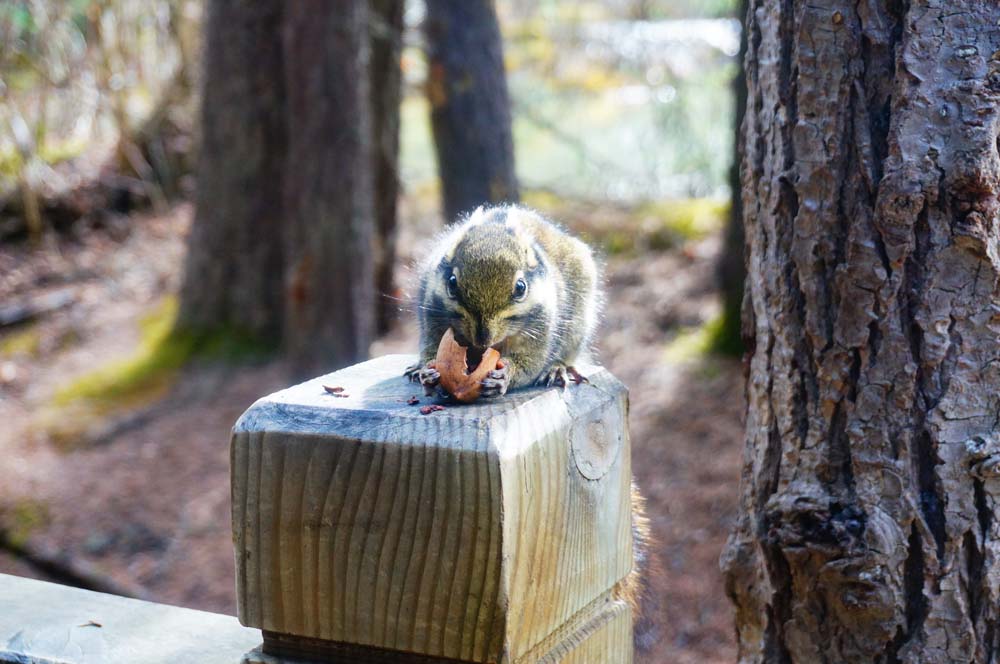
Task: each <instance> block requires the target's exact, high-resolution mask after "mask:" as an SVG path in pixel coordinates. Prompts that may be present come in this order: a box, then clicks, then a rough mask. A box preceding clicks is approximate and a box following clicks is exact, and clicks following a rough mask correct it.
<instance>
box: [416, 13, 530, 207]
mask: <svg viewBox="0 0 1000 664" xmlns="http://www.w3.org/2000/svg"><path fill="white" fill-rule="evenodd" d="M424 32H425V36H426V40H427V56H428V61H429V65H430V67H429V71H428V78H427V97H428V100H429V101H430V105H431V126H432V129H433V133H434V145H435V148H436V150H437V160H438V172H439V174H440V176H441V188H442V193H443V204H444V214H445V218H446V219H447V220H448V221H449V222H450V221H454V220H455V219H456V218H457V217H458V216H459V215H461V214H463V213H468V212H471V211H472V210H474V209H476V207H478V206H480V205H482V204H484V203H500V202H504V201H512V202H516V201H517V200H518V188H517V179H516V176H515V174H514V139H513V135H512V133H511V114H510V98H509V95H508V92H507V78H506V74H505V70H504V64H503V47H502V42H501V38H500V25H499V22H498V21H497V16H496V11H495V10H494V3H493V2H492V0H428V1H427V18H426V20H425V23H424Z"/></svg>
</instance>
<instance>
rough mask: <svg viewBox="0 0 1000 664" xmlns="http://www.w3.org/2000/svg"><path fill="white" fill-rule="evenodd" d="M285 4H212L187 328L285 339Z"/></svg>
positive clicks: (185, 296) (184, 318)
mask: <svg viewBox="0 0 1000 664" xmlns="http://www.w3.org/2000/svg"><path fill="white" fill-rule="evenodd" d="M282 5H283V3H282V2H281V1H280V0H262V1H261V2H256V3H246V2H239V1H238V0H211V1H210V2H208V3H207V10H206V18H205V40H204V46H203V52H204V55H203V58H204V74H203V77H202V81H203V84H202V106H201V149H200V150H199V163H198V170H197V172H198V190H197V194H196V201H195V219H194V223H193V226H192V228H191V236H190V238H189V242H188V246H189V250H188V255H187V262H186V265H185V272H184V280H183V281H184V283H183V286H182V290H181V309H180V318H179V322H180V325H181V326H183V327H186V328H189V329H191V328H193V329H197V330H215V329H220V328H222V329H228V330H232V331H237V332H239V333H240V334H245V335H251V336H255V337H258V338H260V339H263V340H269V341H275V342H276V341H277V340H278V339H279V338H280V336H281V331H282V323H281V321H282V316H283V310H284V297H283V291H284V286H283V284H282V282H281V279H280V276H279V277H278V278H275V275H281V274H282V273H283V270H284V261H283V258H282V233H283V227H284V212H283V205H282V197H283V192H282V181H283V179H282V176H283V172H284V168H285V154H286V149H287V143H286V141H287V136H286V134H287V132H286V117H285V90H284V64H283V59H282V46H281V35H280V31H279V30H277V29H276V27H275V26H277V25H280V22H281V14H282Z"/></svg>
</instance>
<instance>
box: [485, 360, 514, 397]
mask: <svg viewBox="0 0 1000 664" xmlns="http://www.w3.org/2000/svg"><path fill="white" fill-rule="evenodd" d="M480 385H482V386H483V389H482V391H481V392H480V393H479V396H481V397H484V398H490V397H499V396H503V395H504V394H507V387H508V386H509V385H510V370H509V369H508V368H507V365H505V366H504V367H503V368H502V369H494V370H493V371H491V372H489V373H488V374H486V378H484V379H483V380H482V381H481V382H480Z"/></svg>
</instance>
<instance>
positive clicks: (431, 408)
mask: <svg viewBox="0 0 1000 664" xmlns="http://www.w3.org/2000/svg"><path fill="white" fill-rule="evenodd" d="M439 410H444V406H441V405H439V404H436V403H435V404H431V405H430V406H423V407H421V409H420V414H421V415H430V414H431V413H434V412H437V411H439Z"/></svg>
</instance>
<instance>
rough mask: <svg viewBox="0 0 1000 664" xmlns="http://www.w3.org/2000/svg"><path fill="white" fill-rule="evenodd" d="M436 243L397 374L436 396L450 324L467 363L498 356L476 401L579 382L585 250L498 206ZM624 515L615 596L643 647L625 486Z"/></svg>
mask: <svg viewBox="0 0 1000 664" xmlns="http://www.w3.org/2000/svg"><path fill="white" fill-rule="evenodd" d="M435 245H436V251H434V252H433V253H432V254H431V256H430V258H429V259H428V260H427V261H426V262H425V263H424V264H423V266H422V268H421V270H420V274H419V292H418V296H417V297H418V301H417V306H418V318H419V321H420V360H419V361H418V362H417V363H416V364H414V365H413V366H411V367H409V368H407V370H406V375H407V376H408V377H409V378H410V379H411V380H414V381H419V382H420V383H421V384H422V385H423V386H424V388H425V390H426V391H427V392H428V394H432V393H433V392H434V391H435V390H436V388H437V386H438V381H439V379H440V374H439V373H438V372H437V370H436V369H434V367H433V366H430V365H431V363H432V362H433V360H434V358H435V355H436V353H437V348H438V344H439V343H440V341H441V337H442V336H444V333H445V332H446V331H447V329H448V328H449V327H450V328H451V329H452V330H453V331H454V333H455V338H456V340H457V341H458V342H459V343H460V344H461V345H463V346H466V347H468V353H469V357H470V361H471V362H472V363H473V364H477V363H478V362H479V358H480V357H481V356H482V353H483V352H484V351H485V350H486V349H487V348H490V347H493V348H496V349H497V350H498V351H500V356H501V360H502V363H501V364H502V368H498V369H496V370H494V371H491V372H490V373H489V374H488V375H487V377H486V378H485V379H484V380H483V382H482V387H483V389H482V392H481V396H488V397H499V396H501V395H503V394H505V393H506V392H507V390H508V389H512V388H517V387H522V386H527V385H544V386H550V385H556V386H559V387H562V388H564V389H566V388H568V386H569V385H570V382H575V383H581V382H586V381H587V379H586V377H584V376H583V375H581V374H580V373H579V371H577V369H576V367H575V366H574V365H575V363H576V362H577V361H578V360H579V359H580V358H581V357H584V356H585V355H586V354H587V352H588V350H589V348H588V346H589V343H590V341H591V336H592V335H593V333H594V328H595V327H596V325H597V319H598V315H599V312H600V309H601V304H602V300H603V295H602V293H601V289H600V272H599V270H598V265H597V261H595V260H594V256H593V253H592V252H591V250H590V248H589V247H588V246H587V245H586V244H584V243H583V242H581V241H580V240H578V239H577V238H575V237H573V236H571V235H569V234H568V233H566V232H565V231H563V230H562V229H561V228H559V227H558V226H556V225H555V224H553V223H552V222H550V221H547V220H546V219H544V218H542V217H541V216H540V215H538V214H537V213H535V212H533V211H531V210H528V209H525V208H523V207H519V206H515V205H503V206H498V207H490V208H482V207H481V208H479V209H477V210H476V211H475V212H473V213H472V214H471V215H470V216H469V217H468V218H467V219H466V220H464V221H462V222H460V223H457V224H456V225H455V226H454V227H453V228H452V229H451V230H449V231H448V232H447V233H446V234H445V235H444V236H443V237H442V238H441V239H440V240H439V241H437V242H436V243H435ZM498 366H499V365H498ZM632 515H633V516H632V534H633V543H634V546H633V550H634V557H635V564H634V565H633V571H632V573H631V574H630V575H629V576H628V577H627V578H626V579H625V580H623V581H622V582H621V583H620V584H619V586H618V588H617V589H616V595H617V596H618V597H620V598H621V599H624V600H626V601H628V603H629V604H630V605H631V607H632V610H633V615H634V616H635V618H636V632H635V634H636V641H637V644H642V642H643V641H644V640H645V641H648V640H649V639H650V638H651V637H650V633H651V632H650V629H651V627H650V625H651V621H650V618H651V616H644V615H643V613H644V612H643V611H641V610H640V605H648V604H649V601H650V600H652V599H654V598H652V597H650V595H649V592H648V588H647V586H646V584H645V583H644V581H643V574H644V573H645V570H646V569H647V568H648V566H649V563H650V562H652V563H653V568H654V569H655V560H654V561H649V556H648V552H649V548H650V547H649V539H650V531H649V520H648V519H647V518H646V516H645V501H644V499H643V498H642V496H641V494H640V493H639V491H638V488H637V487H636V486H635V483H634V482H633V485H632ZM646 645H648V644H646Z"/></svg>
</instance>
